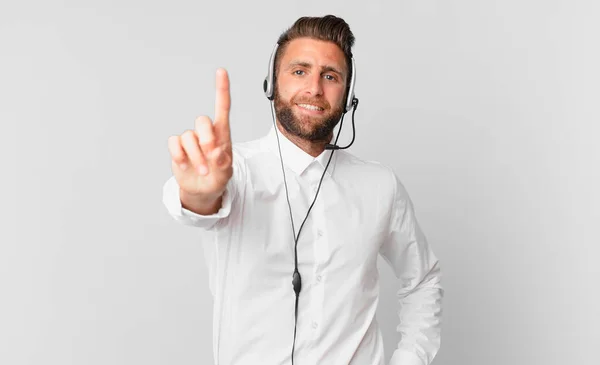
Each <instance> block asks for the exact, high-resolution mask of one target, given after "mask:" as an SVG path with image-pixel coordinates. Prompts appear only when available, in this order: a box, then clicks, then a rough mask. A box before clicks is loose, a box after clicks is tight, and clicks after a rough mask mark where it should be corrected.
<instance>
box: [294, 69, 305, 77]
mask: <svg viewBox="0 0 600 365" xmlns="http://www.w3.org/2000/svg"><path fill="white" fill-rule="evenodd" d="M294 75H298V76H302V75H304V71H302V70H296V71H294Z"/></svg>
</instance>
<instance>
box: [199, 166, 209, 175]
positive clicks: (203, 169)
mask: <svg viewBox="0 0 600 365" xmlns="http://www.w3.org/2000/svg"><path fill="white" fill-rule="evenodd" d="M198 172H199V173H200V175H206V174H207V173H208V169H207V168H206V166H204V165H200V166H198Z"/></svg>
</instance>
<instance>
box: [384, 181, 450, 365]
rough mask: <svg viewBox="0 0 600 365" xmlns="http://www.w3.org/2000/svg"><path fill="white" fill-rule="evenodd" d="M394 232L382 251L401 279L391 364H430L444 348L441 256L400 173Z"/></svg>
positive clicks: (392, 217) (395, 203) (391, 228)
mask: <svg viewBox="0 0 600 365" xmlns="http://www.w3.org/2000/svg"><path fill="white" fill-rule="evenodd" d="M392 175H393V178H394V187H395V189H394V201H393V204H392V212H391V219H390V232H389V236H388V238H387V240H385V242H384V243H383V244H382V246H381V250H380V253H381V255H382V257H383V258H384V259H385V260H386V261H387V262H388V263H389V264H390V266H391V267H392V269H393V270H394V273H395V275H396V277H397V278H398V279H399V283H400V289H399V290H398V293H397V297H398V301H399V310H398V315H399V317H400V324H399V326H398V327H397V330H398V332H399V334H400V342H399V343H398V347H397V349H396V350H395V351H394V353H393V354H392V358H391V360H390V363H389V364H390V365H429V364H430V363H431V361H432V360H433V358H434V357H435V356H436V354H437V352H438V350H439V348H440V339H441V338H440V337H441V336H440V335H441V326H440V325H441V314H442V308H441V302H442V297H443V289H442V287H441V284H440V281H441V280H440V279H441V273H440V265H439V261H438V259H437V257H436V256H435V254H434V253H433V251H432V249H431V247H430V246H429V244H428V242H427V239H426V238H425V236H424V234H423V232H422V231H421V229H420V227H419V224H418V223H417V219H416V217H415V212H414V208H413V204H412V202H411V200H410V197H409V196H408V193H407V191H406V189H405V188H404V186H403V185H402V184H401V182H400V181H399V180H398V178H397V177H396V175H395V174H394V173H393V172H392Z"/></svg>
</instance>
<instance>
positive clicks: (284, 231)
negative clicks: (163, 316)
mask: <svg viewBox="0 0 600 365" xmlns="http://www.w3.org/2000/svg"><path fill="white" fill-rule="evenodd" d="M275 133H276V132H275V128H274V127H272V128H271V131H270V132H269V134H268V135H267V136H265V137H263V138H261V139H258V140H255V141H250V142H245V143H238V144H234V146H233V177H232V179H231V180H230V181H229V183H228V184H227V188H226V191H225V195H224V198H223V204H222V207H221V209H220V210H219V211H218V212H217V213H216V214H214V215H211V216H201V215H198V214H195V213H193V212H190V211H188V210H186V209H183V208H182V207H181V201H180V198H179V186H178V185H177V182H176V180H175V179H174V178H173V177H172V178H170V179H169V180H168V181H167V182H166V184H165V186H164V189H163V201H164V204H165V206H166V207H167V209H168V211H169V213H170V214H171V216H172V217H173V218H175V219H176V220H177V221H179V222H181V223H183V224H186V225H191V226H195V227H198V228H200V229H201V243H202V244H203V246H204V249H205V253H206V255H205V257H206V263H207V266H208V269H209V281H210V290H211V292H212V294H213V298H214V307H213V308H214V310H213V351H214V359H215V364H216V365H253V364H265V365H290V364H291V350H292V343H293V333H294V304H295V295H294V292H293V288H292V273H293V271H294V239H293V233H292V227H291V222H290V213H289V209H288V205H287V200H286V194H285V187H284V183H283V175H282V171H281V162H280V159H279V151H278V148H277V140H276V135H275ZM279 136H280V142H281V151H282V156H283V161H284V165H285V171H286V178H287V184H288V189H289V199H290V204H291V207H292V215H293V220H294V225H295V229H296V232H298V228H299V227H300V225H301V223H302V220H303V219H304V217H305V215H306V212H307V210H308V208H309V206H310V204H311V202H312V200H313V198H314V194H315V192H316V189H317V186H318V184H319V179H320V178H321V175H322V173H323V170H324V167H325V166H326V164H327V160H328V158H329V155H330V154H331V153H332V152H331V151H330V150H326V151H324V152H323V153H322V154H321V155H320V156H318V157H317V158H314V157H312V156H310V155H308V154H307V153H305V152H304V151H302V150H301V149H300V148H298V147H297V146H296V145H294V144H293V143H292V142H291V141H289V140H288V139H286V138H285V137H284V136H283V135H282V134H281V133H279ZM378 254H381V255H382V256H383V257H384V258H385V260H386V261H387V262H388V263H389V264H390V265H391V267H392V268H393V270H394V272H395V274H396V276H397V278H398V285H399V291H398V299H399V311H398V314H399V325H398V327H397V329H398V331H399V333H400V337H401V340H400V341H399V343H398V348H397V349H396V350H395V351H394V353H393V355H392V359H391V361H390V364H391V365H427V364H429V363H430V362H431V360H432V359H433V358H434V356H435V355H436V353H437V351H438V349H439V347H440V317H441V300H442V295H443V290H442V288H441V286H440V267H439V263H438V259H437V258H436V256H435V255H434V253H433V252H432V250H431V247H430V246H429V244H428V243H427V241H426V239H425V237H424V235H423V233H422V232H421V230H420V228H419V225H418V223H417V220H416V218H415V213H414V210H413V206H412V203H411V200H410V198H409V196H408V194H407V192H406V190H405V188H404V187H403V185H402V184H401V183H400V181H399V180H398V178H397V177H396V175H395V174H394V172H393V171H392V170H391V169H390V168H388V167H386V166H384V165H382V164H379V163H375V162H366V161H363V160H360V159H358V158H357V157H355V156H353V155H352V154H350V153H348V152H346V151H344V150H338V151H335V152H334V155H333V158H332V161H331V164H330V166H329V168H328V169H327V172H326V174H325V177H324V179H323V183H322V185H321V189H320V192H319V195H318V198H317V201H316V203H315V205H314V207H313V208H312V210H311V212H310V215H309V218H308V220H307V221H306V223H305V226H304V228H303V229H302V232H301V234H300V238H299V241H298V267H299V271H300V274H301V276H302V291H301V293H300V299H299V304H298V305H299V308H298V327H297V337H296V348H295V351H294V364H295V365H316V364H327V365H337V364H340V365H347V364H353V365H383V364H384V350H383V341H382V336H381V331H380V329H379V325H378V323H377V320H376V317H375V312H376V309H377V304H378V298H379V275H378V270H377V257H378Z"/></svg>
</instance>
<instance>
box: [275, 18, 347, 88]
mask: <svg viewBox="0 0 600 365" xmlns="http://www.w3.org/2000/svg"><path fill="white" fill-rule="evenodd" d="M296 38H313V39H318V40H321V41H328V42H332V43H335V44H336V45H337V46H338V47H340V49H341V50H342V52H344V56H345V58H346V69H347V70H348V77H347V79H346V80H347V82H348V83H349V80H350V79H351V77H352V47H353V46H354V34H352V31H351V30H350V26H349V25H348V23H346V21H345V20H344V19H342V18H338V17H336V16H334V15H325V16H323V17H302V18H299V19H298V20H296V22H294V24H293V25H292V26H291V27H290V28H289V29H287V30H286V31H285V32H283V33H282V34H281V35H280V36H279V39H278V40H277V44H279V47H278V48H277V52H276V53H275V74H276V75H277V70H278V69H279V59H280V58H281V55H282V54H283V52H285V49H286V47H287V45H288V43H290V42H291V41H292V40H294V39H296Z"/></svg>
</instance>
